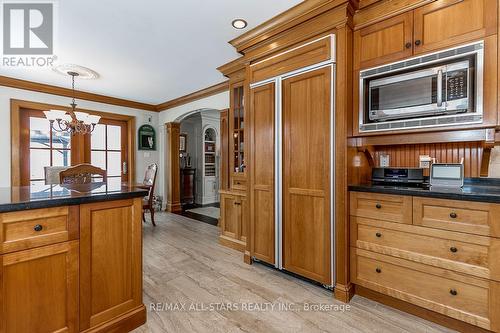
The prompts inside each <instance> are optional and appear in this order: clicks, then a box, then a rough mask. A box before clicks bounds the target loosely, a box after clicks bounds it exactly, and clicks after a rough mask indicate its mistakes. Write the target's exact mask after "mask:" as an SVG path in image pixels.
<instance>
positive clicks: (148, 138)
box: [138, 125, 156, 150]
mask: <svg viewBox="0 0 500 333" xmlns="http://www.w3.org/2000/svg"><path fill="white" fill-rule="evenodd" d="M138 145H139V150H156V132H155V129H154V128H153V126H151V125H142V126H141V127H139V141H138Z"/></svg>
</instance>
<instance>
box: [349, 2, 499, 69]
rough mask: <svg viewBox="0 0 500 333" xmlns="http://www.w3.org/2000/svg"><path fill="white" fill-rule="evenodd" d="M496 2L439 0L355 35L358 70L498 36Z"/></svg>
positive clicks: (355, 56)
mask: <svg viewBox="0 0 500 333" xmlns="http://www.w3.org/2000/svg"><path fill="white" fill-rule="evenodd" d="M496 27H497V2H496V1H495V0H437V1H435V2H432V3H430V4H428V5H425V6H422V7H419V8H417V9H415V10H413V11H409V12H406V13H403V14H400V15H398V16H395V17H393V18H390V19H387V20H384V21H382V22H379V23H375V24H372V25H369V26H367V27H364V28H361V29H359V30H356V31H355V32H354V69H355V70H356V69H363V68H369V67H374V66H377V65H381V64H385V63H390V62H393V61H397V60H400V59H404V58H408V57H411V56H413V55H417V54H421V53H426V52H430V51H435V50H438V49H442V48H446V47H452V46H454V45H458V44H462V43H467V42H470V41H473V40H477V39H480V38H484V37H486V36H488V35H491V34H495V33H496Z"/></svg>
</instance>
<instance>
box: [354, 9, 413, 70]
mask: <svg viewBox="0 0 500 333" xmlns="http://www.w3.org/2000/svg"><path fill="white" fill-rule="evenodd" d="M412 29H413V13H412V12H411V11H410V12H407V13H404V14H401V15H398V16H395V17H393V18H390V19H388V20H384V21H383V22H380V23H376V24H373V25H370V26H368V27H365V28H362V29H360V30H357V31H355V32H354V69H362V68H368V67H373V66H376V65H380V64H383V63H388V62H391V61H396V60H399V59H403V58H407V57H410V56H411V55H412V52H413V43H412V41H413V30H412Z"/></svg>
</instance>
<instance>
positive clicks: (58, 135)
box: [52, 131, 71, 149]
mask: <svg viewBox="0 0 500 333" xmlns="http://www.w3.org/2000/svg"><path fill="white" fill-rule="evenodd" d="M52 148H66V149H69V148H71V134H69V132H56V131H52Z"/></svg>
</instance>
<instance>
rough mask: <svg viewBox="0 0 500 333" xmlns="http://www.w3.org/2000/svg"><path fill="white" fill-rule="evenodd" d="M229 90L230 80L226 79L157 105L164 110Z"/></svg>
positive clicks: (157, 107)
mask: <svg viewBox="0 0 500 333" xmlns="http://www.w3.org/2000/svg"><path fill="white" fill-rule="evenodd" d="M228 90H229V81H224V82H221V83H217V84H215V85H213V86H210V87H207V88H205V89H201V90H198V91H195V92H193V93H190V94H188V95H185V96H182V97H178V98H176V99H172V100H170V101H167V102H164V103H161V104H158V105H157V106H156V111H158V112H160V111H163V110H167V109H171V108H173V107H176V106H179V105H183V104H187V103H189V102H192V101H196V100H198V99H201V98H205V97H208V96H212V95H216V94H218V93H221V92H223V91H228Z"/></svg>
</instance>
